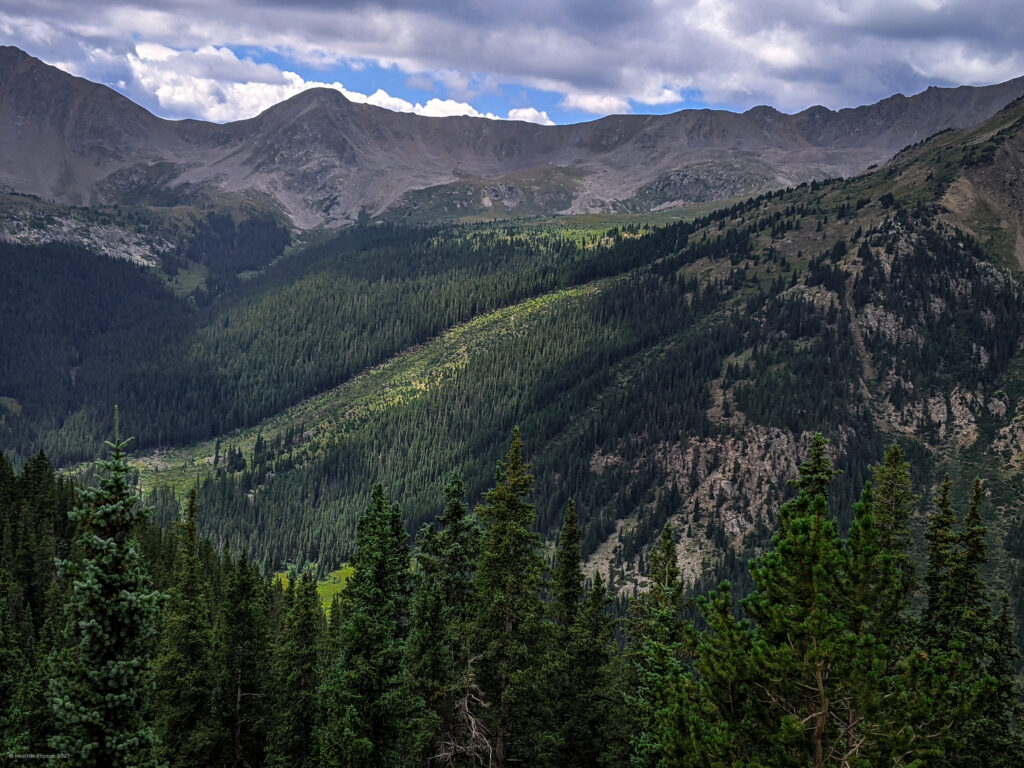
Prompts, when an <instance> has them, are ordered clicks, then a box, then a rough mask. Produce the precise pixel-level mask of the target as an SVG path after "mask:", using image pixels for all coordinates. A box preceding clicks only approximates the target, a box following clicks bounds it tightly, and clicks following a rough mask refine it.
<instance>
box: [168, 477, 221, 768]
mask: <svg viewBox="0 0 1024 768" xmlns="http://www.w3.org/2000/svg"><path fill="white" fill-rule="evenodd" d="M198 515H199V505H198V504H197V503H196V491H195V488H192V489H191V490H190V491H189V494H188V500H187V502H186V506H185V511H184V514H183V515H182V517H181V519H180V520H178V521H177V522H176V523H175V531H174V542H175V559H174V577H173V583H172V586H171V588H170V590H169V597H170V600H169V605H168V606H167V609H166V611H165V613H164V621H163V635H162V637H161V641H160V653H159V655H158V656H157V659H156V665H155V667H156V686H157V710H156V711H157V717H156V725H157V735H158V736H159V737H160V740H161V742H162V754H163V758H162V759H163V760H164V761H166V763H167V764H168V765H169V766H171V768H188V767H189V766H194V765H202V764H204V763H207V762H209V761H210V760H211V759H212V757H213V752H214V739H215V736H214V734H215V728H214V724H213V718H212V709H213V697H212V694H211V687H212V686H211V684H210V683H211V680H212V679H213V667H212V664H211V652H212V642H213V631H212V627H211V625H210V610H209V606H208V604H207V599H206V594H205V591H204V584H203V579H202V573H201V572H200V563H199V556H198Z"/></svg>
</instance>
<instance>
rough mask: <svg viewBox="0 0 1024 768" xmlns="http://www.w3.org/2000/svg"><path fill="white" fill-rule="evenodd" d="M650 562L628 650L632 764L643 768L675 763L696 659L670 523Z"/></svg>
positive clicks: (631, 623) (633, 614)
mask: <svg viewBox="0 0 1024 768" xmlns="http://www.w3.org/2000/svg"><path fill="white" fill-rule="evenodd" d="M649 563H650V566H649V569H648V575H649V577H650V588H649V589H648V590H647V592H645V593H643V594H642V595H641V596H640V597H639V598H638V599H637V600H636V601H635V602H634V604H633V606H632V607H631V615H630V621H629V645H628V646H627V648H626V654H627V658H628V659H629V661H630V664H631V667H632V674H633V680H634V682H633V692H632V693H631V695H630V697H629V701H630V705H631V708H632V711H633V718H634V724H633V733H632V734H631V736H632V738H631V741H632V749H633V753H632V758H631V764H632V765H634V766H637V767H638V768H647V767H648V766H649V767H650V768H654V767H655V766H661V765H668V764H670V763H668V762H666V761H667V760H669V755H670V754H671V753H672V752H673V750H674V745H675V744H676V742H677V741H678V737H679V734H678V732H677V730H676V727H675V724H674V721H675V718H676V713H675V704H674V701H675V698H676V697H677V695H678V692H679V691H680V690H681V687H682V686H684V685H685V682H684V676H685V675H686V673H687V671H688V669H689V665H690V661H691V658H692V654H693V637H692V631H691V630H692V627H691V625H690V623H689V622H688V621H684V620H683V611H684V610H685V609H686V608H687V607H688V605H689V600H688V599H687V598H686V588H685V584H684V582H683V579H682V575H681V574H680V571H679V562H678V553H677V551H676V543H675V534H674V532H673V530H672V526H671V525H670V524H666V525H665V527H664V528H663V529H662V532H661V536H660V537H659V539H658V543H657V546H656V547H655V548H654V550H653V551H652V552H651V554H650V557H649Z"/></svg>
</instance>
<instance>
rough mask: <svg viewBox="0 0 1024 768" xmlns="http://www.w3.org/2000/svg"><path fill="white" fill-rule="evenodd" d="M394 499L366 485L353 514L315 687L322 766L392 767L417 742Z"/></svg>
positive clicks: (405, 559)
mask: <svg viewBox="0 0 1024 768" xmlns="http://www.w3.org/2000/svg"><path fill="white" fill-rule="evenodd" d="M407 539H408V537H407V535H406V533H405V528H404V526H403V525H402V514H401V510H400V509H399V508H398V505H397V504H388V502H387V500H386V499H385V498H384V489H383V488H382V487H381V486H380V485H377V486H376V487H375V488H374V489H373V494H372V496H371V499H370V505H369V506H368V507H367V509H366V512H365V513H364V514H363V516H362V518H360V520H359V526H358V529H357V532H356V551H355V554H354V555H353V557H352V563H351V564H352V566H353V567H354V569H355V573H353V575H352V578H351V579H349V582H348V586H347V587H346V589H345V593H344V596H343V598H342V602H341V606H340V608H341V611H342V623H341V626H340V627H339V637H338V645H339V652H338V655H337V657H336V658H335V659H334V660H333V662H332V664H331V667H330V669H329V671H328V674H327V676H326V679H325V681H324V683H323V685H322V686H321V688H320V694H319V696H320V717H321V726H320V728H319V732H318V740H319V744H320V755H321V759H322V760H323V761H324V762H325V763H327V764H329V765H337V766H350V767H351V768H356V767H357V766H359V767H361V768H391V766H397V765H401V764H402V761H403V760H405V759H406V758H407V756H408V755H410V754H416V753H418V752H420V751H421V749H422V746H421V745H419V744H415V743H410V741H411V739H413V738H414V737H415V735H417V734H420V733H422V730H421V729H420V728H419V727H417V726H418V723H417V722H416V720H417V719H418V718H419V717H421V716H422V711H421V705H420V702H418V701H417V700H416V698H415V696H413V695H411V693H410V691H409V689H408V687H407V686H405V685H403V684H402V679H401V662H402V656H403V649H404V639H405V637H404V636H405V629H406V625H407V621H408V610H409V590H410V580H411V572H410V569H409V550H408V545H407Z"/></svg>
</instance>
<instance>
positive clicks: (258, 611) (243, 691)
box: [214, 550, 271, 768]
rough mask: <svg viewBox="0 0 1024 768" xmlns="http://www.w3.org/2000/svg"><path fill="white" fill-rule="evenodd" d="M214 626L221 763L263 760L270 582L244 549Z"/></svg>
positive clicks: (267, 709)
mask: <svg viewBox="0 0 1024 768" xmlns="http://www.w3.org/2000/svg"><path fill="white" fill-rule="evenodd" d="M225 562H226V563H228V564H229V565H231V571H230V573H229V574H228V578H227V583H226V585H225V588H224V600H223V603H222V605H221V609H220V614H219V618H218V622H217V626H216V631H215V644H214V648H215V650H214V659H215V665H214V666H215V673H216V674H215V678H214V679H215V691H214V715H215V719H216V722H217V723H218V730H219V739H218V740H219V742H220V744H219V747H218V751H219V752H220V754H221V755H222V757H221V760H222V762H223V763H224V764H226V765H229V766H233V768H242V766H256V765H259V764H260V763H262V762H263V754H264V748H265V744H266V733H267V731H268V730H269V726H270V720H269V712H270V702H269V700H268V699H269V693H268V691H269V690H270V682H271V681H270V680H269V679H268V678H270V675H269V674H268V669H269V667H270V624H269V621H268V618H267V611H268V599H269V598H268V594H267V592H268V587H267V586H266V585H265V583H264V580H263V579H262V578H261V577H260V574H259V572H258V571H257V569H256V566H255V564H253V563H250V562H249V558H248V555H247V553H246V552H245V550H243V551H242V553H241V555H240V556H239V557H238V560H237V561H236V562H235V563H234V564H231V561H230V555H227V556H226V558H225Z"/></svg>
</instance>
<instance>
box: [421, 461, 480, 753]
mask: <svg viewBox="0 0 1024 768" xmlns="http://www.w3.org/2000/svg"><path fill="white" fill-rule="evenodd" d="M464 497H465V491H464V488H463V484H462V480H461V479H460V478H459V477H458V475H452V477H451V479H450V480H449V482H448V485H447V486H446V487H445V507H444V510H443V512H442V513H441V515H440V516H439V517H438V520H437V522H438V526H439V528H435V527H434V525H431V524H426V525H424V527H423V529H422V530H421V532H420V535H419V537H418V541H417V543H418V548H419V552H418V555H417V562H418V565H419V578H418V581H417V583H416V587H415V592H414V595H413V599H412V607H411V609H410V618H409V635H408V639H407V642H406V647H405V664H404V671H405V677H404V680H405V684H406V685H407V686H408V688H409V689H410V691H411V695H413V696H418V697H419V698H420V699H421V700H422V701H423V702H424V704H425V705H426V707H427V708H428V709H429V713H424V716H423V717H422V718H421V719H420V721H419V724H420V726H421V728H422V729H423V733H422V739H421V743H422V744H423V747H424V748H425V749H426V750H427V752H429V754H428V755H427V756H426V757H427V758H428V760H429V761H433V762H436V763H439V764H442V765H449V764H454V761H455V759H456V758H458V757H460V756H465V755H470V754H476V751H477V749H478V748H479V747H480V746H481V744H480V743H479V740H477V741H476V742H474V741H473V740H472V739H470V740H468V741H467V740H465V739H463V738H462V737H463V736H464V735H467V734H473V733H474V730H473V727H472V724H467V723H466V722H465V719H466V716H467V715H468V713H469V710H468V709H467V708H466V707H465V706H464V705H465V703H466V702H465V696H466V691H465V686H466V675H467V671H466V670H467V667H468V666H469V664H470V658H471V657H470V649H469V646H468V643H467V630H468V625H469V621H470V619H471V616H472V602H471V600H470V598H471V595H472V588H473V574H474V569H475V567H476V559H477V557H478V553H479V549H480V529H479V525H478V524H477V522H476V520H475V519H474V518H473V517H472V516H471V514H470V512H469V507H468V506H467V505H466V502H465V498H464ZM477 733H478V732H477Z"/></svg>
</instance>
